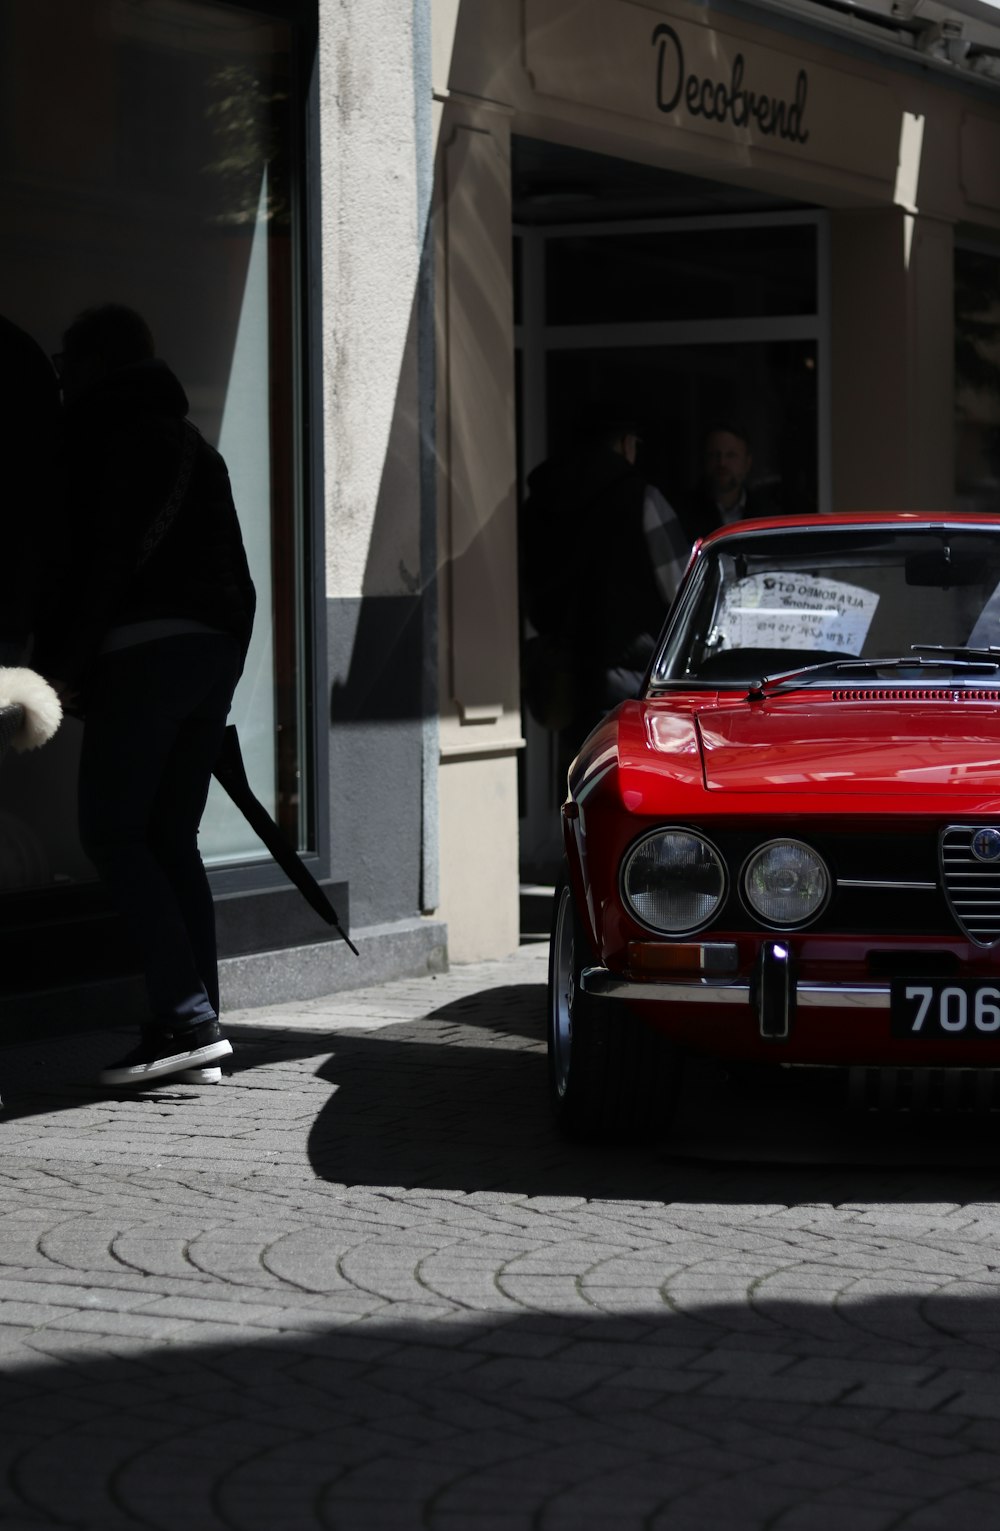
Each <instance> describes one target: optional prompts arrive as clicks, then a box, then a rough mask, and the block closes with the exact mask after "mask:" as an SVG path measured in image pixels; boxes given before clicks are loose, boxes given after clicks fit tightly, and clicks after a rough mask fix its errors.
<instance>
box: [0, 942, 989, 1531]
mask: <svg viewBox="0 0 1000 1531" xmlns="http://www.w3.org/2000/svg"><path fill="white" fill-rule="evenodd" d="M544 962H545V952H544V948H543V947H526V948H524V949H522V951H521V952H520V953H519V954H518V955H517V956H516V957H515V958H512V959H511V960H509V961H508V962H504V963H493V964H480V965H476V966H471V967H466V968H458V969H455V970H453V971H452V972H451V973H450V974H447V975H442V976H440V977H437V978H425V979H420V980H413V981H407V982H398V983H391V984H388V985H385V986H383V987H381V988H378V989H371V990H367V991H362V992H358V993H353V994H342V995H338V996H336V997H335V998H332V999H327V1000H318V1001H311V1002H309V1003H304V1004H297V1005H288V1006H284V1007H277V1008H272V1009H269V1010H266V1011H256V1012H247V1013H243V1014H240V1015H238V1016H234V1017H231V1018H230V1025H231V1032H232V1035H233V1037H234V1041H235V1042H236V1043H237V1046H238V1053H237V1057H236V1060H235V1068H234V1072H233V1073H232V1075H231V1077H229V1078H228V1079H226V1080H225V1081H224V1082H223V1084H222V1085H221V1086H217V1087H215V1088H200V1089H199V1088H194V1087H190V1086H182V1085H174V1086H172V1087H169V1088H168V1087H163V1088H161V1089H160V1090H150V1091H149V1092H147V1093H146V1094H144V1095H133V1096H126V1095H124V1094H120V1095H108V1094H106V1093H104V1094H99V1093H97V1092H96V1091H94V1090H93V1089H91V1088H89V1087H88V1085H87V1083H86V1080H87V1079H88V1077H90V1076H92V1074H93V1071H94V1069H95V1068H96V1067H97V1066H98V1064H99V1063H101V1062H103V1061H106V1058H107V1056H108V1055H109V1054H110V1055H113V1054H114V1052H115V1051H116V1049H119V1048H120V1047H121V1040H122V1039H121V1037H120V1036H117V1037H116V1036H111V1035H103V1036H102V1035H87V1036H84V1037H76V1038H74V1039H72V1040H65V1039H64V1040H59V1041H52V1042H41V1041H39V1042H36V1043H34V1044H32V1045H19V1046H16V1047H13V1046H12V1047H8V1048H6V1049H5V1050H4V1051H3V1052H2V1053H0V1087H2V1091H3V1095H4V1098H5V1101H6V1108H5V1110H4V1112H3V1114H2V1116H0V1131H2V1133H3V1142H4V1147H5V1150H6V1151H5V1154H4V1159H3V1169H2V1172H0V1212H2V1216H3V1223H2V1228H0V1411H2V1414H0V1423H2V1433H0V1454H2V1457H3V1461H4V1466H5V1474H4V1476H3V1480H2V1487H0V1528H2V1531H28V1528H37V1527H49V1526H67V1527H77V1528H83V1531H124V1528H126V1527H128V1528H135V1527H144V1528H156V1531H159V1528H162V1531H178V1528H185V1531H215V1528H219V1531H272V1528H273V1531H299V1528H310V1531H311V1528H314V1527H319V1528H336V1531H397V1528H399V1531H409V1528H426V1531H464V1528H466V1527H469V1528H475V1531H528V1528H531V1531H578V1528H583V1531H597V1528H605V1527H607V1528H610V1531H631V1528H637V1531H638V1528H644V1531H696V1528H697V1531H707V1528H713V1531H718V1528H723V1531H725V1528H728V1527H733V1528H739V1531H744V1528H747V1531H756V1528H761V1531H764V1528H769V1531H770V1528H777V1531H804V1528H808V1531H826V1528H830V1531H834V1528H836V1531H841V1528H843V1527H848V1528H850V1531H882V1528H890V1527H892V1528H895V1527H905V1528H908V1531H932V1528H938V1527H941V1528H944V1527H947V1528H948V1531H963V1528H966V1527H981V1528H991V1527H1000V1494H998V1490H1000V1459H998V1455H997V1448H996V1443H997V1434H998V1428H1000V1367H998V1365H997V1352H998V1349H1000V1253H998V1235H1000V1209H998V1205H997V1199H998V1198H997V1193H998V1189H1000V1152H998V1148H997V1143H996V1131H995V1125H994V1124H995V1118H993V1117H974V1116H965V1115H962V1114H960V1113H947V1112H945V1113H938V1114H936V1115H928V1116H925V1117H922V1118H919V1119H917V1118H914V1119H910V1118H890V1117H874V1116H865V1115H859V1114H857V1113H854V1114H852V1113H851V1112H850V1111H849V1110H848V1109H847V1108H846V1107H845V1105H844V1103H843V1101H842V1100H841V1099H840V1098H839V1096H838V1095H837V1094H836V1091H835V1089H834V1087H833V1083H832V1081H830V1080H829V1079H825V1080H821V1081H820V1082H819V1084H815V1083H807V1082H805V1081H803V1079H802V1078H801V1076H796V1077H795V1078H782V1079H779V1080H777V1081H769V1080H766V1079H764V1080H760V1081H758V1083H757V1084H756V1085H755V1086H754V1087H753V1089H752V1090H751V1088H750V1087H749V1086H748V1084H747V1082H746V1081H744V1080H740V1079H736V1080H734V1081H730V1082H728V1083H727V1082H726V1081H725V1080H723V1079H721V1078H720V1077H718V1076H717V1075H714V1074H713V1073H712V1072H711V1071H709V1070H705V1071H703V1072H702V1073H701V1074H699V1075H696V1076H694V1077H693V1079H692V1082H691V1085H690V1088H689V1091H688V1095H687V1104H686V1106H685V1111H684V1115H683V1117H682V1120H681V1123H680V1125H679V1127H678V1130H677V1133H676V1134H675V1136H674V1137H673V1138H672V1139H671V1140H670V1141H669V1142H668V1143H665V1144H664V1145H663V1146H662V1147H659V1148H656V1149H643V1150H638V1149H636V1150H628V1151H625V1150H619V1151H616V1152H602V1151H598V1150H586V1149H580V1148H572V1147H570V1146H567V1145H566V1144H564V1143H562V1142H561V1141H560V1140H559V1139H558V1138H557V1137H556V1136H555V1135H554V1133H553V1131H552V1129H551V1127H550V1124H549V1121H548V1116H547V1110H546V1106H545V1101H544V1070H545V1062H544V1047H543V1040H542V1032H543V1013H544V1012H543V1005H544V989H543V983H544Z"/></svg>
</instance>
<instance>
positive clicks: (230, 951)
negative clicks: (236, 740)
mask: <svg viewBox="0 0 1000 1531" xmlns="http://www.w3.org/2000/svg"><path fill="white" fill-rule="evenodd" d="M0 28H2V29H3V32H4V47H3V50H2V58H3V64H2V66H0V67H2V68H3V70H4V72H5V79H4V90H3V94H2V100H3V102H4V106H3V108H2V116H0V133H2V136H3V142H4V159H3V162H4V166H5V169H4V174H5V175H6V176H7V180H8V186H7V193H8V206H9V208H10V209H11V224H10V227H11V235H10V237H9V238H8V239H7V240H5V242H4V246H3V250H2V251H0V262H2V264H3V266H4V283H3V291H4V295H5V297H4V305H5V316H6V317H7V318H9V319H11V320H13V321H14V322H15V323H16V324H18V325H20V326H21V327H23V328H24V329H26V330H27V331H28V332H29V333H31V334H32V335H33V336H35V337H36V338H37V339H38V340H39V341H40V342H41V343H42V344H43V346H44V347H45V348H46V349H47V350H49V351H53V350H56V349H57V348H58V342H59V335H60V333H61V330H62V328H63V327H64V326H65V324H66V323H67V322H68V320H69V318H70V317H72V315H73V314H74V313H75V312H77V311H78V310H79V309H81V308H83V307H85V306H87V305H89V304H92V303H95V302H101V301H108V300H114V301H121V302H126V303H129V304H131V305H132V306H134V307H136V308H139V309H140V310H141V311H142V312H143V313H144V314H146V316H147V317H148V318H149V320H150V323H151V325H152V327H153V329H154V332H155V333H156V335H157V337H158V340H159V348H160V351H161V353H162V354H163V355H164V356H165V357H166V359H167V360H168V361H170V362H171V364H172V365H173V367H174V368H175V370H176V371H177V372H178V374H179V375H180V376H181V378H182V379H183V381H184V383H185V386H186V387H187V389H188V392H189V397H190V400H191V405H192V416H193V418H194V419H195V420H196V423H198V424H199V426H200V427H201V428H202V429H203V430H204V431H205V433H206V434H207V435H208V436H209V437H210V439H212V440H213V441H215V442H217V443H218V444H219V446H220V448H221V450H222V451H223V453H224V455H225V456H226V458H227V461H228V462H229V464H230V468H231V471H232V475H233V481H234V490H235V493H236V499H237V504H238V507H239V509H240V513H241V517H242V520H243V524H244V532H245V537H246V541H247V545H248V550H249V552H250V557H251V561H252V564H253V568H254V573H255V578H256V580H257V584H258V588H259V590H260V591H261V596H262V599H261V608H260V609H261V620H260V621H259V623H258V629H257V634H256V637H255V646H254V649H253V651H252V653H251V659H250V662H249V664H248V667H247V672H246V675H245V677H244V681H243V682H242V685H241V690H240V693H239V694H238V697H237V704H236V721H237V723H238V725H239V728H240V733H241V737H242V739H243V745H244V752H245V755H246V757H247V761H248V766H249V769H250V775H251V780H252V782H253V785H254V787H255V789H256V791H257V793H258V795H259V796H260V797H261V799H262V800H263V801H264V802H265V803H266V804H267V805H268V807H269V808H270V809H271V810H272V811H273V813H274V815H275V817H276V818H277V819H278V821H279V823H280V824H281V825H282V827H283V828H284V830H285V832H286V834H287V835H288V837H289V838H290V839H291V840H292V841H293V842H294V843H295V844H296V845H297V847H298V848H299V850H300V852H301V853H302V854H303V857H304V859H306V861H307V862H308V863H309V864H310V865H311V867H312V868H313V870H314V871H315V873H316V875H317V876H318V877H319V878H320V879H321V880H322V881H323V882H325V883H326V884H327V885H328V887H329V890H330V892H331V894H332V896H333V899H334V902H335V904H337V905H338V908H339V909H340V912H341V913H342V914H343V915H344V916H345V917H347V916H348V914H349V919H350V924H351V929H352V932H353V933H354V934H355V936H356V938H357V939H358V942H359V946H360V947H361V951H362V959H361V961H360V962H358V961H357V959H355V958H353V957H352V956H351V954H350V953H349V952H347V950H346V948H344V947H343V946H342V945H340V944H339V943H337V942H336V941H335V940H332V939H331V938H330V934H329V931H328V930H327V928H326V927H325V926H323V925H322V924H321V923H320V922H318V920H317V919H316V917H315V916H314V915H313V914H312V912H311V911H310V910H309V909H308V908H307V907H306V906H305V905H304V904H303V903H302V902H301V901H300V900H299V898H298V895H296V894H294V893H292V892H291V890H289V889H288V888H287V886H286V885H285V884H284V882H283V879H282V877H281V875H280V874H279V873H278V872H277V870H276V869H275V868H274V867H273V866H272V865H271V863H270V862H269V861H268V860H267V859H266V858H265V857H263V856H262V854H261V848H260V847H259V845H258V844H257V843H256V842H255V841H254V839H253V836H252V834H251V833H250V832H249V830H248V829H247V827H246V826H245V825H244V824H243V822H242V821H241V819H240V818H239V816H238V814H236V813H235V811H234V810H232V808H231V807H230V806H229V805H228V804H227V803H226V801H225V799H224V798H223V796H222V795H221V793H220V794H219V795H218V796H217V797H214V798H213V800H212V803H211V805H210V810H209V813H208V815H207V816H206V823H205V830H204V836H203V841H204V849H205V851H206V854H207V855H208V857H209V859H210V861H211V864H212V877H213V883H214V886H215V890H216V895H217V907H218V912H219V923H220V934H221V942H222V950H223V955H224V959H225V961H224V984H225V989H226V997H227V998H228V1000H229V1002H230V1003H233V1002H243V1003H252V1002H253V1001H254V999H273V998H278V997H288V998H293V997H296V996H303V995H307V994H314V993H321V992H323V991H324V990H327V989H331V988H336V987H341V986H343V985H346V984H350V983H352V982H367V981H371V980H372V979H373V978H376V977H379V976H383V975H388V974H391V973H401V972H407V971H421V970H426V969H427V968H428V967H431V968H433V967H434V966H438V965H440V964H442V963H443V962H444V961H445V960H446V958H447V956H449V955H450V957H451V958H452V960H468V959H473V958H478V957H485V956H493V955H501V954H503V953H505V952H507V951H509V950H511V949H512V948H513V947H514V945H516V942H517V939H518V888H519V881H520V880H521V879H522V877H524V876H525V875H529V876H530V875H541V876H543V877H544V876H546V875H547V874H548V871H549V869H551V867H552V865H553V861H554V859H555V858H557V856H558V847H557V843H556V837H555V834H554V828H553V826H554V822H555V820H554V814H555V807H556V803H557V799H558V795H559V781H558V767H557V765H556V763H555V760H556V756H555V752H554V750H553V747H552V738H551V736H547V735H546V734H545V733H544V731H543V730H541V729H540V728H539V727H538V725H537V724H535V723H533V722H532V720H531V719H530V718H528V717H527V716H526V715H525V713H524V711H523V709H522V705H521V684H520V667H519V656H520V652H521V643H522V639H523V636H524V626H523V623H522V620H521V617H520V614H519V600H518V567H519V559H518V510H519V504H520V503H521V501H522V499H523V493H524V483H525V479H526V476H527V474H528V473H529V471H530V470H531V469H532V468H533V467H534V466H536V465H537V463H539V462H540V461H541V460H542V459H543V458H544V457H546V456H547V455H548V454H549V453H551V452H552V451H555V450H557V449H559V448H560V447H561V446H562V445H564V443H565V442H566V441H567V440H568V439H569V430H570V426H571V423H572V421H573V419H574V417H576V416H577V415H578V414H579V413H580V412H581V411H583V410H585V409H586V408H588V407H593V405H594V404H595V403H596V402H598V401H599V400H606V399H608V398H609V397H612V396H613V397H615V398H617V399H619V400H625V399H627V400H628V401H629V407H630V409H632V410H634V411H636V412H638V414H639V415H640V416H641V417H642V420H643V433H644V438H645V450H646V452H647V462H648V467H649V472H650V474H651V475H652V476H654V477H656V478H657V481H658V482H660V484H661V487H663V488H664V491H665V492H666V493H667V494H668V497H669V496H671V495H674V494H678V493H680V492H682V490H683V487H684V485H685V484H687V483H690V482H691V480H692V479H693V477H695V476H696V474H697V471H698V453H699V441H700V437H701V435H702V433H703V432H704V429H705V427H706V425H707V424H708V423H710V420H711V419H712V418H713V415H714V414H717V413H718V412H719V411H721V410H723V409H725V410H726V411H728V412H729V413H730V414H731V413H732V412H733V410H738V411H739V412H740V414H741V416H742V417H743V418H745V419H747V420H748V421H749V425H750V429H751V431H752V435H753V440H754V465H755V471H756V473H757V475H758V476H759V478H760V479H761V481H762V482H764V483H765V484H766V485H767V487H768V489H769V491H770V492H771V494H772V497H773V498H774V499H775V500H776V501H777V502H778V503H779V504H780V505H781V507H782V508H785V509H800V510H809V511H815V512H817V513H822V512H823V511H824V510H829V509H843V508H858V509H879V508H886V509H888V508H910V509H915V510H919V509H923V508H927V509H940V508H942V507H947V506H951V505H956V506H957V505H959V504H963V505H967V506H968V505H980V506H982V507H984V508H986V507H990V506H994V507H995V506H996V505H997V504H998V488H1000V340H998V337H1000V67H998V66H1000V25H998V24H997V21H996V11H995V9H994V8H993V7H992V6H990V5H987V4H984V3H980V0H956V3H955V4H954V5H952V6H950V7H947V6H943V5H937V4H936V0H923V3H922V4H918V5H917V6H913V7H910V6H908V5H902V6H900V5H896V6H893V7H889V6H888V5H886V6H884V7H881V6H880V0H873V4H872V6H871V7H870V8H869V9H862V8H860V7H856V6H852V7H850V8H845V7H844V6H842V5H840V6H837V7H835V8H833V7H828V6H826V5H824V4H822V3H820V0H767V3H766V4H765V3H756V4H754V3H749V0H746V3H744V0H720V3H719V4H717V5H712V6H710V7H705V6H703V5H695V4H689V3H687V0H520V3H514V0H364V3H363V4H362V3H360V0H359V3H356V4H353V5H351V4H348V5H344V4H338V3H334V0H271V3H269V4H261V5H257V4H241V5H230V4H228V3H225V0H76V3H74V4H72V5H69V4H67V3H66V0H36V3H35V4H33V5H32V6H31V7H7V8H6V10H5V12H4V15H3V18H2V20H0ZM20 513H21V514H30V510H28V509H26V508H23V507H22V509H21V511H20ZM77 748H78V738H77V737H76V730H75V727H74V726H73V725H72V724H70V725H67V727H66V729H65V730H64V731H63V734H62V735H61V736H60V738H59V740H58V741H57V743H56V744H54V745H53V746H51V747H50V748H49V750H48V751H47V752H45V754H44V755H39V756H38V757H37V759H36V758H32V757H28V758H26V759H19V760H15V761H10V760H5V762H4V764H3V766H2V768H0V903H2V909H0V914H2V916H3V928H4V929H5V930H6V931H7V932H8V935H7V937H6V940H7V947H6V949H5V950H6V958H5V960H7V962H8V966H9V967H10V969H11V972H12V973H13V977H12V978H11V980H10V982H11V985H12V987H13V990H14V991H15V992H17V993H18V994H19V995H20V996H21V997H22V999H23V998H24V996H26V995H27V994H28V992H29V991H30V990H32V989H33V988H35V989H37V987H38V982H39V980H38V972H37V966H36V965H35V964H34V962H33V959H32V957H31V954H32V953H36V952H37V951H39V950H40V949H41V943H42V942H43V940H44V942H45V944H46V947H47V949H48V950H50V951H51V949H52V942H51V933H52V930H53V927H58V928H59V930H60V932H61V933H62V935H61V942H60V949H61V950H62V951H63V952H64V958H63V960H62V963H61V965H60V964H57V971H54V972H53V973H52V974H51V982H52V983H53V985H58V984H64V985H65V984H69V983H74V984H76V985H79V982H80V981H81V980H82V979H91V980H93V981H94V983H95V984H106V982H107V981H108V979H109V978H113V977H114V976H115V975H116V974H117V973H118V972H119V971H120V969H121V966H122V962H123V958H122V954H121V953H120V951H119V950H118V949H117V948H116V946H115V942H114V938H113V934H109V932H110V931H111V926H110V925H108V924H107V922H106V916H105V912H104V911H103V910H102V907H101V901H100V895H99V891H98V890H96V889H95V887H94V884H93V877H92V873H91V872H90V869H89V868H88V866H87V864H86V863H85V860H84V858H83V857H82V854H81V853H80V851H79V847H78V845H77V844H76V839H75V824H74V820H73V807H72V803H73V795H72V776H73V771H74V766H75V751H76V749H77ZM213 790H214V789H213ZM101 932H104V934H103V935H102V934H101ZM15 949H16V950H15ZM18 954H20V957H19V958H18ZM25 954H27V956H26V955H25ZM15 959H17V960H15ZM25 1002H26V1001H25Z"/></svg>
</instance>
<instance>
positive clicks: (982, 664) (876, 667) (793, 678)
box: [747, 649, 1000, 702]
mask: <svg viewBox="0 0 1000 1531" xmlns="http://www.w3.org/2000/svg"><path fill="white" fill-rule="evenodd" d="M935 652H936V650H935ZM945 652H947V653H949V654H950V653H951V652H952V651H951V650H950V649H949V650H946V651H945ZM970 652H972V653H976V652H978V653H979V654H981V655H982V656H983V657H981V658H977V659H972V658H970V659H965V658H962V657H956V658H954V659H923V658H921V656H920V655H919V654H914V655H911V656H910V657H909V658H903V659H827V660H825V661H824V662H823V663H822V664H811V665H806V667H805V668H804V669H802V670H789V671H787V672H786V673H785V674H783V675H765V676H763V677H762V678H761V679H760V680H755V681H753V682H751V685H750V688H749V690H748V691H747V701H748V702H762V701H763V700H764V697H765V696H773V695H775V694H776V692H777V691H778V690H784V689H786V688H787V689H790V690H791V689H794V688H795V687H796V686H797V685H798V684H799V683H800V682H802V681H805V680H814V679H819V677H820V676H821V675H824V674H827V675H840V674H842V673H843V672H844V671H854V672H857V671H861V672H863V673H867V674H869V675H870V674H872V673H873V672H875V673H877V672H878V671H880V670H914V669H920V670H949V671H955V670H968V671H971V672H972V673H974V674H982V673H983V672H987V673H990V672H993V671H996V670H998V669H1000V650H997V651H994V653H992V654H990V653H989V652H987V651H984V650H978V651H976V650H972V651H970Z"/></svg>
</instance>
